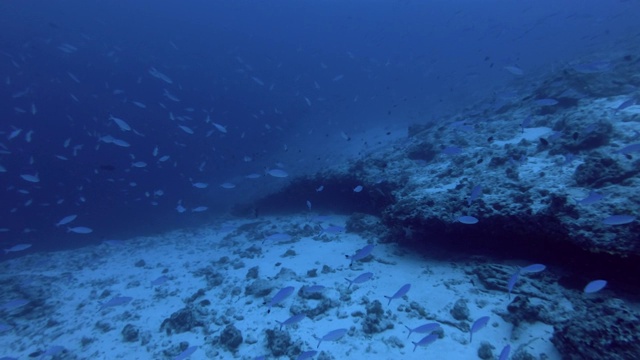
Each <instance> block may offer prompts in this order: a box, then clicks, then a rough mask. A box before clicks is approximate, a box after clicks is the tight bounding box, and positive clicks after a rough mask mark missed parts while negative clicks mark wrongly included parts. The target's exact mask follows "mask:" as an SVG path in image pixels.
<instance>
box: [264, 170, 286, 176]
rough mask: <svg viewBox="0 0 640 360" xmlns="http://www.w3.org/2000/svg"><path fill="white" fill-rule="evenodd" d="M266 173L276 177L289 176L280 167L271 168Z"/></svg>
mask: <svg viewBox="0 0 640 360" xmlns="http://www.w3.org/2000/svg"><path fill="white" fill-rule="evenodd" d="M267 174H269V175H271V176H273V177H277V178H285V177H287V176H289V174H288V173H287V172H286V171H284V170H282V169H271V170H268V171H267Z"/></svg>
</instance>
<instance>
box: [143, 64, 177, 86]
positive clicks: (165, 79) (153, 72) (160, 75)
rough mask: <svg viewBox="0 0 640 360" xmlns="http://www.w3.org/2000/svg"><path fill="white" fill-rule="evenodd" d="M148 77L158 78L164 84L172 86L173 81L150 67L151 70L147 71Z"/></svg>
mask: <svg viewBox="0 0 640 360" xmlns="http://www.w3.org/2000/svg"><path fill="white" fill-rule="evenodd" d="M149 75H151V76H153V77H155V78H158V79H160V80H162V81H164V82H166V83H167V84H173V81H172V80H171V78H169V77H168V76H167V75H165V74H163V73H161V72H160V71H158V70H156V68H154V67H152V68H151V69H149Z"/></svg>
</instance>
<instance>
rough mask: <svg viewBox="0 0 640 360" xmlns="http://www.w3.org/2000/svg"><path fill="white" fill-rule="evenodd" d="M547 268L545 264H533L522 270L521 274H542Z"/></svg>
mask: <svg viewBox="0 0 640 360" xmlns="http://www.w3.org/2000/svg"><path fill="white" fill-rule="evenodd" d="M546 268H547V267H546V266H545V265H543V264H531V265H529V266H525V267H523V268H521V269H520V273H521V274H526V273H537V272H541V271H544V270H545V269H546Z"/></svg>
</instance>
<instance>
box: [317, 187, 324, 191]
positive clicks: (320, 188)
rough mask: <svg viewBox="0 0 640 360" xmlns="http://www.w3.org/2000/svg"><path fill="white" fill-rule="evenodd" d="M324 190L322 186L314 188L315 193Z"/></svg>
mask: <svg viewBox="0 0 640 360" xmlns="http://www.w3.org/2000/svg"><path fill="white" fill-rule="evenodd" d="M322 190H324V185H320V186H318V187H317V188H316V192H322Z"/></svg>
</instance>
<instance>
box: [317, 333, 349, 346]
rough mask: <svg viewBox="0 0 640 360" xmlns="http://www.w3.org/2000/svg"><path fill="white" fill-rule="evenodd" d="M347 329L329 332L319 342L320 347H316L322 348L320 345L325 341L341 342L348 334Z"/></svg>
mask: <svg viewBox="0 0 640 360" xmlns="http://www.w3.org/2000/svg"><path fill="white" fill-rule="evenodd" d="M347 331H348V330H347V329H336V330H333V331H329V332H328V333H327V334H326V335H325V336H323V337H321V338H320V341H318V346H316V349H317V348H319V347H320V344H321V343H322V342H323V341H336V340H340V338H341V337H343V336H344V335H345V334H346V333H347Z"/></svg>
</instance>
